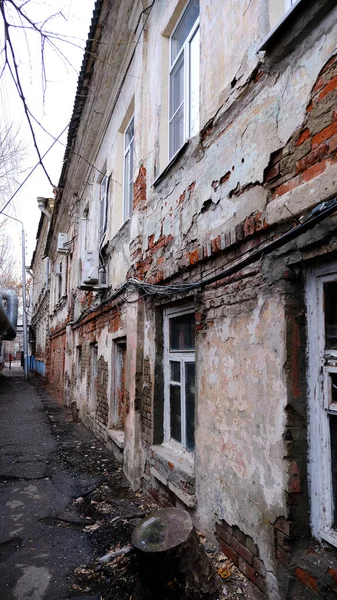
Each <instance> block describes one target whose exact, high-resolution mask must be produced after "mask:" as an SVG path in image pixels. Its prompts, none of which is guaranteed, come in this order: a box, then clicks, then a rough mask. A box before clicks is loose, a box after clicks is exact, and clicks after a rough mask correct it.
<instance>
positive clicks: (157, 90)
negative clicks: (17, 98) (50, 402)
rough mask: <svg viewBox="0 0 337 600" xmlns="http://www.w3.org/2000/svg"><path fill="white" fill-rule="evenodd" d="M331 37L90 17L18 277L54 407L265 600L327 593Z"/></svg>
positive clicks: (282, 15)
mask: <svg viewBox="0 0 337 600" xmlns="http://www.w3.org/2000/svg"><path fill="white" fill-rule="evenodd" d="M336 34H337V7H336V3H335V2H332V1H331V0H316V1H314V0H306V1H305V0H298V1H297V2H291V1H290V0H286V1H285V2H284V0H254V1H248V0H247V1H246V0H244V1H242V2H237V1H234V0H226V2H223V1H220V0H214V1H213V2H209V1H208V0H200V2H199V1H198V0H190V2H184V1H180V0H174V1H172V0H170V1H168V0H155V2H153V3H150V2H147V1H146V0H142V1H141V0H138V1H137V2H131V0H125V1H124V2H121V1H117V0H113V1H110V2H109V1H108V0H97V2H96V5H95V10H94V15H93V20H92V24H91V28H90V32H89V37H88V42H87V46H86V53H85V56H84V60H83V65H82V70H81V74H80V78H79V84H78V90H77V95H76V99H75V106H74V112H73V118H72V121H71V125H70V128H69V135H68V148H67V151H66V154H65V161H64V166H63V170H62V173H61V176H60V181H59V188H58V191H57V195H56V199H55V206H54V210H53V214H52V218H51V222H50V226H49V228H48V227H47V222H46V220H45V219H43V221H42V222H41V223H40V227H39V234H38V242H37V249H36V253H35V255H34V258H33V262H32V269H33V272H34V276H35V279H34V281H36V283H35V286H36V287H35V288H34V289H35V291H34V294H35V296H34V298H35V300H34V302H35V314H34V317H33V319H32V326H33V330H34V327H35V335H36V336H37V337H36V351H35V355H36V357H39V356H41V357H42V358H41V360H44V361H45V362H46V368H47V373H48V378H49V381H50V383H51V384H52V385H53V387H54V389H55V390H56V393H57V395H58V397H59V398H60V399H61V400H63V401H64V402H65V403H66V404H67V405H68V406H70V405H71V404H72V403H75V404H76V407H77V409H78V411H79V415H80V418H81V419H82V421H83V422H84V423H85V424H86V425H87V426H88V427H90V428H91V429H92V430H93V431H94V433H95V435H96V436H97V437H98V438H99V439H100V440H102V442H105V443H106V444H108V445H109V446H110V447H111V448H112V449H113V450H114V452H115V453H116V455H117V456H118V457H119V458H120V460H122V461H123V469H124V472H125V474H126V475H127V477H128V479H129V480H130V482H131V484H132V486H133V488H139V487H142V488H143V489H144V490H145V491H146V492H147V493H149V494H151V495H152V496H153V497H154V498H155V499H156V501H158V502H159V503H160V504H161V505H162V506H171V505H176V506H183V507H184V508H186V509H187V510H189V511H190V513H191V514H192V516H193V519H194V522H195V523H196V524H197V526H198V528H199V529H200V530H201V531H203V532H204V533H206V534H207V535H211V536H216V538H217V540H218V542H219V544H220V547H221V548H222V549H223V551H224V552H225V554H226V555H227V556H228V557H229V558H231V559H232V561H233V562H234V563H235V564H237V565H238V566H239V568H240V569H241V570H242V571H243V572H244V573H245V574H246V575H247V577H249V578H250V579H251V580H252V581H253V583H254V584H255V585H256V586H257V587H258V588H259V589H260V590H261V591H262V592H263V593H264V594H266V597H267V598H269V600H277V599H295V598H302V597H303V598H304V597H305V598H325V599H328V598H331V597H333V594H334V593H335V594H336V592H337V566H336V565H337V552H336V549H337V395H336V389H337V309H336V306H337V305H336V295H337V259H336V256H337V236H336V224H337V219H336V211H337V200H336V196H337V51H336V39H337V38H336ZM43 236H45V237H43ZM44 256H47V257H48V258H49V261H50V285H49V284H48V285H49V287H48V292H47V287H45V288H44V290H45V291H43V289H41V290H40V291H39V288H38V287H37V286H38V285H40V287H41V285H42V284H41V282H42V281H45V280H44V279H43V277H44V276H43V273H44V272H45V270H44V269H45V267H44V266H43V265H44V264H46V263H44V261H47V260H48V259H47V258H44ZM38 281H39V282H40V283H39V284H38V283H37V282H38ZM48 281H49V279H48ZM45 285H47V284H45ZM47 332H48V335H45V334H46V333H47ZM38 336H39V340H40V341H39V342H38V341H37V339H38ZM44 336H45V337H44ZM312 539H314V540H316V541H317V545H315V546H314V547H313V546H312ZM302 594H303V595H302Z"/></svg>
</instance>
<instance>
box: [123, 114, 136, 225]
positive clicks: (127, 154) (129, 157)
mask: <svg viewBox="0 0 337 600" xmlns="http://www.w3.org/2000/svg"><path fill="white" fill-rule="evenodd" d="M133 146H134V118H132V119H131V121H130V123H129V125H128V127H127V129H126V130H125V133H124V205H123V219H124V221H126V220H127V219H129V218H130V217H131V214H132V204H133Z"/></svg>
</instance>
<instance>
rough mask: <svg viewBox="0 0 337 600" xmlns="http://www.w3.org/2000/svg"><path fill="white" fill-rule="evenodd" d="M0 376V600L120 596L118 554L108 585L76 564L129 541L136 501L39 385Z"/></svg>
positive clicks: (126, 589) (108, 458)
mask: <svg viewBox="0 0 337 600" xmlns="http://www.w3.org/2000/svg"><path fill="white" fill-rule="evenodd" d="M0 378H1V381H0V428H1V432H0V439H1V458H0V506H1V514H0V582H1V593H0V596H1V599H2V600H7V599H8V600H9V599H15V600H28V599H29V600H39V599H40V598H48V600H52V599H55V600H56V599H57V600H62V599H66V598H74V599H75V598H77V597H81V598H83V594H84V596H85V598H88V599H91V598H92V599H94V598H95V599H96V598H101V597H104V598H110V597H111V598H116V599H117V598H129V597H130V595H131V590H132V588H133V583H134V582H133V580H132V577H128V581H126V580H125V578H124V575H125V569H124V568H123V564H122V563H123V558H124V557H123V556H121V557H120V560H119V561H118V566H119V570H118V572H119V575H117V576H116V577H115V578H114V583H113V585H112V586H110V581H109V577H106V576H105V575H104V574H103V573H101V572H100V570H97V571H95V572H93V571H92V570H90V569H87V570H86V568H85V566H86V565H88V564H89V563H90V562H92V561H93V559H94V556H100V555H102V554H105V552H106V551H108V550H109V549H110V548H113V547H115V546H117V545H121V546H122V547H123V545H125V546H126V545H127V543H130V539H131V537H130V534H131V531H132V529H133V527H134V526H135V524H136V523H137V522H138V521H139V519H140V518H141V517H143V516H144V506H142V505H141V501H140V499H139V498H137V496H136V495H134V494H132V493H131V492H130V491H129V486H128V484H127V483H126V481H125V480H124V478H123V476H122V474H121V469H120V468H119V466H118V464H116V462H115V460H114V458H113V456H112V455H111V454H109V453H108V452H107V451H105V450H104V449H103V448H102V447H101V445H100V443H98V442H97V440H96V439H95V438H94V437H93V435H92V434H91V433H90V432H89V431H88V430H87V429H86V428H85V427H84V426H83V425H82V424H80V423H74V422H73V421H72V415H71V413H70V411H69V410H67V409H65V408H64V407H60V406H58V405H57V404H56V403H55V402H54V401H53V399H52V398H51V397H50V396H49V395H48V393H47V392H46V391H45V389H44V387H43V386H42V385H41V383H39V382H38V381H37V380H34V379H33V380H31V381H29V382H25V381H24V378H23V371H22V369H21V368H20V367H19V365H18V364H17V365H16V364H14V365H13V366H12V370H11V371H9V370H8V368H7V369H5V371H4V373H3V374H2V375H0ZM104 495H105V497H106V498H107V499H109V502H107V501H105V500H104V499H103V496H104ZM148 510H149V507H147V511H148ZM108 588H110V593H109V594H108V593H106V595H105V592H107V590H108ZM98 590H99V591H98Z"/></svg>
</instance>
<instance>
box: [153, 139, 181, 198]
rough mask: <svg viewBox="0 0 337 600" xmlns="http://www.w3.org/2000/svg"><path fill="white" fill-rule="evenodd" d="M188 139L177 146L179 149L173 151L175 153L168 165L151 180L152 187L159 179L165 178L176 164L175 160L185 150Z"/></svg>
mask: <svg viewBox="0 0 337 600" xmlns="http://www.w3.org/2000/svg"><path fill="white" fill-rule="evenodd" d="M189 143H190V142H189V140H186V142H184V143H183V145H182V146H181V147H180V148H179V150H178V151H177V152H176V153H175V155H174V156H173V157H172V158H171V160H170V162H169V163H168V165H167V166H166V167H165V169H164V170H163V171H162V172H161V173H160V175H158V177H157V178H156V179H155V180H154V182H153V184H152V185H153V187H156V186H157V185H158V184H159V183H160V182H161V181H163V179H165V177H166V175H167V174H168V172H169V171H170V169H171V168H172V167H173V165H175V164H176V162H177V161H178V159H179V158H180V157H181V155H182V154H183V153H184V152H185V150H186V148H187V146H188V145H189Z"/></svg>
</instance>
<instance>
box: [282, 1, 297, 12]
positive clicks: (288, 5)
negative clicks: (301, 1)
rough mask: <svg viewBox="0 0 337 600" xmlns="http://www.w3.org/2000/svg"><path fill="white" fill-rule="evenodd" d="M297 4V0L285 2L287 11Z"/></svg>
mask: <svg viewBox="0 0 337 600" xmlns="http://www.w3.org/2000/svg"><path fill="white" fill-rule="evenodd" d="M296 2H297V0H284V4H285V6H284V8H285V10H289V8H291V7H292V6H294V4H295V3H296Z"/></svg>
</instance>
